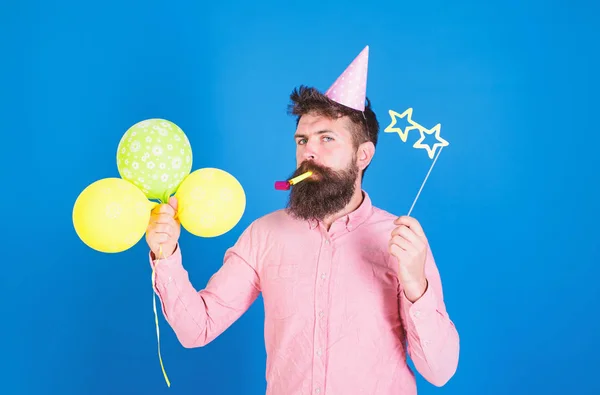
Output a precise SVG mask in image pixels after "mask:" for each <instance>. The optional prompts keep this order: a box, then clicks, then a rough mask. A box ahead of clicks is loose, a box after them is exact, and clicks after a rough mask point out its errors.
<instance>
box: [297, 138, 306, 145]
mask: <svg viewBox="0 0 600 395" xmlns="http://www.w3.org/2000/svg"><path fill="white" fill-rule="evenodd" d="M303 144H306V139H300V140H298V145H303Z"/></svg>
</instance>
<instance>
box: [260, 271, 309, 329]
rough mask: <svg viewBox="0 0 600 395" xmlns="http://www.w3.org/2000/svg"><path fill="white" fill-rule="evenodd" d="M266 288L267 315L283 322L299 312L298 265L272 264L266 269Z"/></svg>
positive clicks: (264, 292)
mask: <svg viewBox="0 0 600 395" xmlns="http://www.w3.org/2000/svg"><path fill="white" fill-rule="evenodd" d="M265 278H266V287H265V289H264V290H263V298H264V300H265V314H266V315H267V317H268V316H270V317H271V318H274V319H277V320H282V319H286V318H290V317H292V316H294V315H295V314H296V313H297V312H298V310H299V307H298V303H300V301H299V300H297V293H298V265H292V264H270V265H267V266H266V267H265Z"/></svg>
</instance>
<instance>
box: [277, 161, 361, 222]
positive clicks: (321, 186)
mask: <svg viewBox="0 0 600 395" xmlns="http://www.w3.org/2000/svg"><path fill="white" fill-rule="evenodd" d="M309 170H310V171H312V172H313V175H312V176H311V177H309V178H307V179H305V180H304V181H302V182H300V183H298V184H296V185H292V190H291V192H290V196H289V200H288V204H287V210H288V212H289V213H290V214H291V215H292V216H294V217H296V218H299V219H303V220H317V221H322V220H323V219H325V218H326V217H328V216H330V215H332V214H335V213H337V212H339V211H340V210H342V209H343V208H344V207H346V206H347V205H348V203H350V200H351V199H352V195H354V190H355V182H356V178H357V176H358V167H357V166H356V164H355V162H354V160H353V161H352V162H351V164H350V165H349V166H348V167H347V168H346V169H345V170H339V171H334V170H332V169H329V168H327V167H324V166H320V165H317V164H316V163H313V162H312V161H305V162H302V164H301V165H300V167H299V168H298V169H297V170H296V171H295V172H294V173H293V174H292V176H291V177H290V178H293V177H296V176H298V175H300V174H303V173H305V172H306V171H309ZM313 177H316V179H313Z"/></svg>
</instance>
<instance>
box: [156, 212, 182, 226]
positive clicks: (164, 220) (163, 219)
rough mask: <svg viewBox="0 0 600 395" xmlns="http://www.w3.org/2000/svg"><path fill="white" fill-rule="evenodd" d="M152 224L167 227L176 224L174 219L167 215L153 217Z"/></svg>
mask: <svg viewBox="0 0 600 395" xmlns="http://www.w3.org/2000/svg"><path fill="white" fill-rule="evenodd" d="M152 222H153V223H155V224H167V225H174V224H175V223H176V222H175V219H173V216H172V215H169V214H158V215H155V216H154V218H153V221H152Z"/></svg>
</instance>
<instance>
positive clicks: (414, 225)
mask: <svg viewBox="0 0 600 395" xmlns="http://www.w3.org/2000/svg"><path fill="white" fill-rule="evenodd" d="M394 223H395V224H396V225H406V226H408V227H409V228H411V229H412V230H413V231H414V232H415V233H416V234H417V235H418V236H419V237H425V231H424V230H423V228H422V227H421V224H420V223H419V221H417V220H416V219H415V218H413V217H409V216H407V215H403V216H401V217H398V218H397V219H396V220H395V221H394Z"/></svg>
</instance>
